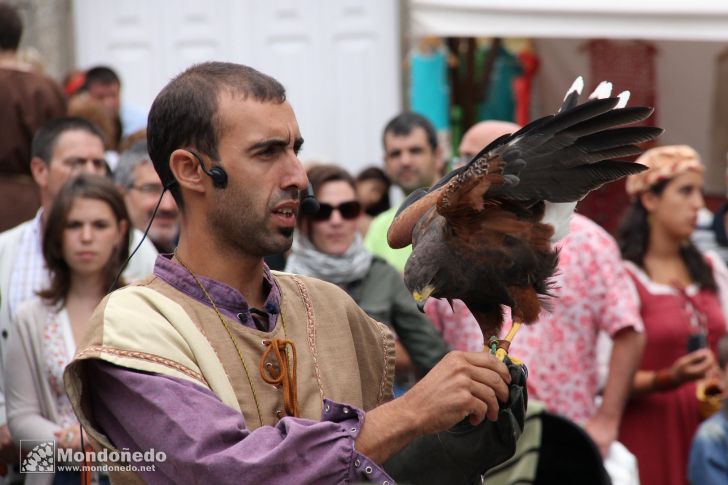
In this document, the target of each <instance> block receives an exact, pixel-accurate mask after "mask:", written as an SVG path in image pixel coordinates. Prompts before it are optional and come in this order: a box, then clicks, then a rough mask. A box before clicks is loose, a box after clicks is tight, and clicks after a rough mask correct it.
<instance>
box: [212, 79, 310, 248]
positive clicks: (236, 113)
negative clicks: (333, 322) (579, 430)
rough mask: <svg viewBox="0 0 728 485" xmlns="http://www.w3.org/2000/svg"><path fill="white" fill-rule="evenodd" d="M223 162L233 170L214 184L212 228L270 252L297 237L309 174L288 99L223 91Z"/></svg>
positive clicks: (222, 236)
mask: <svg viewBox="0 0 728 485" xmlns="http://www.w3.org/2000/svg"><path fill="white" fill-rule="evenodd" d="M218 106H219V107H218V126H219V133H220V135H219V141H218V152H219V155H220V162H219V165H220V166H222V167H223V168H224V169H225V171H226V172H227V174H228V185H227V188H225V189H215V190H214V191H213V193H212V197H213V203H212V205H211V206H210V207H211V209H210V213H209V215H208V227H209V230H210V231H213V232H214V233H216V234H217V235H218V238H220V240H221V241H223V242H224V243H226V244H228V245H233V246H237V247H239V248H240V249H241V250H243V251H244V252H245V253H246V254H250V255H254V256H265V255H269V254H275V253H280V252H283V251H286V250H287V249H288V248H289V247H290V246H291V242H292V240H293V229H294V227H295V226H296V216H297V213H298V208H299V193H300V191H301V190H303V189H305V187H306V186H307V184H308V178H307V177H306V173H305V171H304V169H303V166H302V165H301V162H300V161H299V159H298V152H299V151H300V149H301V146H302V145H303V138H302V137H301V132H300V130H299V128H298V122H297V121H296V116H295V114H294V113H293V109H292V108H291V106H290V105H289V104H288V102H283V103H276V102H261V101H256V100H253V99H251V98H248V99H243V98H242V97H240V96H235V95H231V94H228V93H223V94H221V95H220V99H219V100H218Z"/></svg>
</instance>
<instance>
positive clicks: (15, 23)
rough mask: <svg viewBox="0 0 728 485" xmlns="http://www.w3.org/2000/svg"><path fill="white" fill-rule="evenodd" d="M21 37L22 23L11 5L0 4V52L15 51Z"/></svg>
mask: <svg viewBox="0 0 728 485" xmlns="http://www.w3.org/2000/svg"><path fill="white" fill-rule="evenodd" d="M22 35H23V21H22V20H21V18H20V15H18V11H17V10H16V9H15V7H13V6H12V5H8V4H7V3H0V50H3V51H4V50H12V51H14V50H17V48H18V45H19V44H20V37H21V36H22Z"/></svg>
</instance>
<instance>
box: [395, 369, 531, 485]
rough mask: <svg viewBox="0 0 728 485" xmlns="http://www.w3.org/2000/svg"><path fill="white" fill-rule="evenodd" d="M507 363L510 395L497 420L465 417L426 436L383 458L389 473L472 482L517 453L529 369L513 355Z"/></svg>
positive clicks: (416, 483)
mask: <svg viewBox="0 0 728 485" xmlns="http://www.w3.org/2000/svg"><path fill="white" fill-rule="evenodd" d="M505 364H506V365H507V366H508V370H509V372H510V373H511V384H510V386H509V390H510V396H509V398H508V402H507V403H505V404H504V405H503V404H502V405H501V408H500V410H499V411H498V420H497V421H488V420H485V421H483V422H482V423H480V424H479V425H478V426H472V425H471V424H470V423H469V422H468V419H467V418H466V419H464V420H463V421H462V422H460V423H459V424H457V425H455V426H454V427H452V428H451V429H449V430H448V431H445V432H442V433H438V434H436V435H426V436H421V437H419V438H417V439H416V440H414V441H413V442H412V443H410V445H409V446H407V447H406V448H404V449H403V450H402V451H401V452H399V453H398V454H396V455H394V456H393V457H392V458H390V459H389V460H388V461H387V462H386V463H385V464H384V469H385V470H386V471H387V473H389V475H390V476H391V477H392V478H394V479H395V480H397V481H398V482H401V483H410V484H413V485H426V484H433V485H434V484H472V483H476V482H478V481H479V480H480V476H481V475H482V474H483V473H485V472H486V471H487V470H489V469H490V468H492V467H494V466H496V465H499V464H501V463H503V462H504V461H506V460H507V459H508V458H510V457H511V456H513V454H514V453H515V451H516V442H517V441H518V438H519V437H520V436H521V433H522V432H523V423H524V420H525V416H526V405H527V403H528V393H527V390H526V378H527V376H528V371H527V369H526V367H525V366H523V365H516V364H513V363H512V362H511V361H510V359H508V357H506V359H505Z"/></svg>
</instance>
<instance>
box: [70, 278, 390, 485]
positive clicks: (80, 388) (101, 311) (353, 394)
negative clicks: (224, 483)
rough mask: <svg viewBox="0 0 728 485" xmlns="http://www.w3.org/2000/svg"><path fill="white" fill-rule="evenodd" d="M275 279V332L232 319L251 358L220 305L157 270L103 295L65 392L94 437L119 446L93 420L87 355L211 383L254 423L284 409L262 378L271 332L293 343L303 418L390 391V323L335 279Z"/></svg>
mask: <svg viewBox="0 0 728 485" xmlns="http://www.w3.org/2000/svg"><path fill="white" fill-rule="evenodd" d="M274 279H275V281H276V283H277V285H278V287H279V288H280V291H281V313H280V315H279V316H278V321H277V323H276V326H275V328H274V330H273V331H272V332H262V331H259V330H256V329H252V328H249V327H245V326H243V325H241V324H240V323H239V322H238V321H236V320H231V319H227V320H226V323H227V326H228V329H229V330H230V331H231V333H232V335H233V337H234V338H235V339H236V342H237V344H238V347H239V349H240V351H241V354H242V356H243V359H244V361H245V366H243V364H242V363H241V360H240V357H239V356H238V352H237V350H236V349H235V346H234V345H233V343H232V341H231V339H230V335H228V333H227V330H226V329H225V327H224V326H223V325H222V324H221V322H220V320H219V318H218V316H217V314H216V313H215V311H214V310H213V309H212V308H211V307H210V306H208V305H205V304H204V303H201V302H199V301H197V300H194V299H192V298H190V297H188V296H187V295H185V294H183V293H181V292H179V291H178V290H176V289H175V288H173V287H171V286H169V285H168V284H167V283H165V282H164V281H163V280H161V279H159V278H155V277H153V278H150V279H149V280H147V281H146V282H143V283H140V284H137V285H134V286H129V287H126V288H123V289H121V290H118V291H116V292H114V293H112V294H111V295H109V296H108V297H106V299H104V301H103V302H102V303H101V304H100V305H99V307H98V308H97V309H96V311H95V312H94V315H93V316H92V318H91V325H90V328H91V330H90V331H89V333H87V334H86V336H85V339H84V341H83V342H81V344H80V345H79V346H78V351H77V354H76V357H75V359H74V360H73V362H72V363H71V364H70V365H69V366H68V367H67V368H66V372H65V385H66V392H67V393H68V396H69V398H70V400H71V403H72V404H73V407H74V410H75V412H76V415H77V416H78V417H79V420H80V421H81V423H82V424H83V426H84V428H85V429H86V430H87V432H88V433H89V435H90V436H92V437H93V438H94V439H95V440H96V441H97V442H98V443H97V444H100V446H103V447H106V448H108V449H109V450H114V448H113V446H112V445H111V443H110V442H109V440H108V439H107V438H106V436H104V435H103V433H101V432H100V431H98V430H97V429H96V428H95V426H94V423H93V422H91V421H90V419H89V418H88V416H90V413H89V409H88V406H87V402H86V399H85V396H84V388H85V386H87V385H92V383H89V382H86V381H84V379H83V377H82V376H83V375H84V373H83V372H82V368H83V363H84V362H85V361H87V360H88V359H101V360H104V361H107V362H110V363H112V364H115V365H118V366H121V367H126V368H129V369H134V370H139V371H144V372H154V373H158V374H163V375H168V376H173V377H177V378H181V379H186V380H189V381H192V382H194V383H196V384H198V385H201V386H203V387H206V388H208V389H210V390H211V391H212V392H213V393H215V394H216V395H217V396H218V397H219V398H220V400H221V401H223V402H224V403H225V404H227V405H228V406H230V407H232V408H233V409H235V410H238V411H240V412H242V414H243V416H244V418H245V424H246V426H247V427H248V428H249V429H251V430H252V429H255V428H258V427H259V426H261V425H274V424H275V423H276V422H277V421H278V420H279V419H280V416H281V415H282V411H283V409H284V405H283V392H282V389H281V388H276V387H274V386H273V385H271V384H268V383H266V382H265V381H264V380H263V379H262V377H261V374H260V370H259V367H260V365H261V362H260V361H261V357H262V355H263V352H264V351H265V349H266V345H265V341H266V340H271V339H275V338H278V339H283V338H285V339H288V340H292V341H293V342H294V343H295V347H296V355H297V366H296V371H297V382H298V385H297V391H298V402H299V405H300V415H301V417H303V418H308V419H313V420H319V419H320V418H321V412H322V400H323V398H328V399H331V400H333V401H336V402H339V403H347V404H350V405H352V406H355V407H358V408H361V409H364V410H370V409H372V408H374V407H376V406H378V405H379V404H381V403H383V402H385V401H386V400H388V399H390V398H391V393H392V380H393V372H394V341H393V338H392V335H391V333H390V331H389V330H388V328H387V327H386V326H385V325H383V324H381V323H378V322H375V321H373V320H371V319H370V318H369V317H368V316H367V315H366V314H365V313H364V312H363V311H362V310H361V309H360V308H359V307H357V306H356V304H354V302H353V301H352V300H351V298H349V296H348V295H347V294H346V293H344V292H343V291H342V290H340V289H339V288H338V287H336V286H335V285H331V284H329V283H325V282H322V281H319V280H316V279H313V278H306V277H301V276H294V275H290V274H285V273H274ZM223 318H226V317H224V316H223ZM289 359H290V354H289ZM289 361H290V360H289ZM263 364H265V363H263ZM246 368H247V371H246ZM97 447H98V446H97ZM114 478H115V479H117V480H118V479H122V480H123V483H133V482H135V481H137V480H138V477H132V476H126V475H125V476H124V477H122V476H115V477H114Z"/></svg>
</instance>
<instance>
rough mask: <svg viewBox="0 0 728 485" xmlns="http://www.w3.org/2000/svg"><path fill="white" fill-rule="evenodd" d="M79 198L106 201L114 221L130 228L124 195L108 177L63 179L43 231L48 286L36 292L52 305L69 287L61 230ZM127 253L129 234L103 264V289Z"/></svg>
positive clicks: (83, 175)
mask: <svg viewBox="0 0 728 485" xmlns="http://www.w3.org/2000/svg"><path fill="white" fill-rule="evenodd" d="M78 199H96V200H100V201H102V202H106V204H108V206H109V207H110V208H111V211H112V212H113V213H114V217H115V218H116V222H117V223H120V222H121V221H126V223H127V228H128V229H127V231H130V230H131V223H130V222H129V214H128V213H127V211H126V206H125V205H124V198H123V197H122V195H121V193H120V192H119V190H118V189H117V188H116V186H115V185H114V183H113V182H112V181H111V180H109V179H108V178H105V177H99V176H98V175H91V174H82V175H79V176H78V177H73V178H72V179H70V180H69V181H68V182H66V183H65V184H64V185H63V187H62V188H61V190H60V191H59V192H58V195H57V196H56V198H55V199H54V200H53V205H52V206H51V209H50V211H49V213H48V222H47V224H46V228H45V231H44V233H43V258H44V259H45V262H46V266H47V267H48V270H49V271H50V274H51V281H50V285H49V286H48V288H45V289H44V290H42V291H39V292H38V296H40V297H41V298H43V299H44V300H46V301H47V302H49V303H50V304H51V305H55V304H58V303H61V302H63V301H64V300H65V299H66V297H67V296H68V291H69V290H70V289H71V269H70V268H69V267H68V264H67V263H66V260H65V259H63V231H64V229H65V228H66V222H67V221H68V213H69V212H70V211H71V207H72V206H73V202H74V201H76V200H78ZM128 255H129V234H127V237H125V238H123V239H122V242H121V244H120V245H119V247H118V248H117V249H116V251H114V253H113V254H112V255H111V258H110V259H109V261H108V262H107V264H106V268H105V278H104V281H103V285H104V288H103V289H104V291H106V290H108V289H109V288H110V287H111V284H112V283H114V280H115V279H116V274H117V273H118V272H119V269H120V268H121V265H122V264H124V261H126V258H127V256H128ZM123 285H124V283H123V281H117V282H116V283H115V284H114V287H113V288H111V290H114V289H116V288H119V287H121V286H123Z"/></svg>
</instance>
